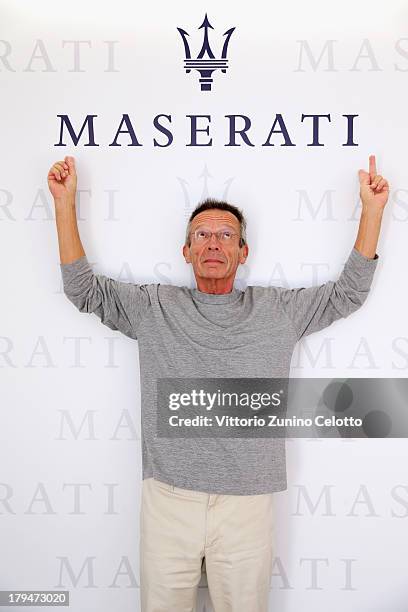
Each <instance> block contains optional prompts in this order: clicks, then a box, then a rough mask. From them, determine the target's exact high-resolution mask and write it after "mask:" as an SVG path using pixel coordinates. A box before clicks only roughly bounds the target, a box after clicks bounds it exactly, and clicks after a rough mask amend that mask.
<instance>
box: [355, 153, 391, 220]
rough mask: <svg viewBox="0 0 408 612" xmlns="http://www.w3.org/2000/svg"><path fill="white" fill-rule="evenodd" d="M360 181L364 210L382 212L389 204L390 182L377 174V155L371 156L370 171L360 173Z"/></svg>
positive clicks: (360, 171)
mask: <svg viewBox="0 0 408 612" xmlns="http://www.w3.org/2000/svg"><path fill="white" fill-rule="evenodd" d="M358 178H359V180H360V197H361V202H362V205H363V208H366V209H367V210H368V211H373V212H374V211H376V210H379V211H382V210H383V209H384V207H385V205H386V203H387V200H388V196H389V192H390V188H389V185H388V181H387V180H386V179H385V178H384V177H383V176H381V174H377V166H376V163H375V155H370V156H369V171H368V172H366V171H365V170H359V171H358Z"/></svg>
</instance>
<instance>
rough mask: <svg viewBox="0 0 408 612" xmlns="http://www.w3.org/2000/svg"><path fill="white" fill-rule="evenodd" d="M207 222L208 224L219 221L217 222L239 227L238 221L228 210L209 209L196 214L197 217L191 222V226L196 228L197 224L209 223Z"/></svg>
mask: <svg viewBox="0 0 408 612" xmlns="http://www.w3.org/2000/svg"><path fill="white" fill-rule="evenodd" d="M209 221H210V222H211V221H219V222H224V223H229V224H230V225H236V226H239V221H238V219H237V218H236V216H235V215H234V214H232V213H231V212H229V211H228V210H219V209H216V208H211V209H209V210H203V211H202V212H200V213H198V215H196V216H195V217H194V219H193V220H192V222H191V225H194V226H196V225H198V224H199V223H204V222H209Z"/></svg>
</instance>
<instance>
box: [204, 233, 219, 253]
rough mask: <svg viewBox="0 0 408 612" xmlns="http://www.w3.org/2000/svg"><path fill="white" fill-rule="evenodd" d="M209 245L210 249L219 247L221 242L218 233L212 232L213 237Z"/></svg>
mask: <svg viewBox="0 0 408 612" xmlns="http://www.w3.org/2000/svg"><path fill="white" fill-rule="evenodd" d="M207 247H208V248H209V249H219V248H220V246H219V242H218V238H217V235H216V234H211V238H210V239H209V241H208V244H207Z"/></svg>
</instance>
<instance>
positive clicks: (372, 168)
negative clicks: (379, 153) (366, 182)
mask: <svg viewBox="0 0 408 612" xmlns="http://www.w3.org/2000/svg"><path fill="white" fill-rule="evenodd" d="M368 160H369V173H370V179H371V180H373V179H374V177H375V175H376V174H377V166H376V163H375V155H370V156H369V158H368Z"/></svg>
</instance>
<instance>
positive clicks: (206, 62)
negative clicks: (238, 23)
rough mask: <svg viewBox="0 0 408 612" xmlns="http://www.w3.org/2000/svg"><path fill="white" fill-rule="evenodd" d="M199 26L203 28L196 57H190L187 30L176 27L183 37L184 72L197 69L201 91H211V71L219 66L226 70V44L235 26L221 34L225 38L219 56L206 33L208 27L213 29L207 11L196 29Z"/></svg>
mask: <svg viewBox="0 0 408 612" xmlns="http://www.w3.org/2000/svg"><path fill="white" fill-rule="evenodd" d="M201 28H204V40H203V44H202V47H201V50H200V52H199V53H198V55H197V57H196V59H194V58H192V57H191V50H190V45H189V44H188V39H187V37H188V36H189V34H188V32H186V31H185V30H183V29H182V28H177V29H178V31H179V32H180V35H181V38H182V39H183V43H184V53H185V58H184V68H185V69H186V73H189V72H191V70H192V69H195V70H198V72H199V73H200V78H199V83H200V85H201V91H211V85H212V82H213V78H212V73H213V72H214V71H215V70H217V68H220V69H221V72H224V73H226V72H227V68H228V60H227V50H228V44H229V40H230V38H231V34H232V33H233V31H234V30H235V28H230V29H229V30H227V31H226V32H224V34H223V36H225V37H226V38H225V40H224V44H223V47H222V50H221V57H220V55H219V54H218V57H215V55H214V52H213V51H212V49H211V47H210V42H209V39H208V33H209V30H210V28H211V30H213V29H214V28H213V26H212V25H211V24H210V22H209V20H208V17H207V13H206V14H205V17H204V21H203V23H202V24H201V25H200V27H199V28H198V29H199V30H201Z"/></svg>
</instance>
